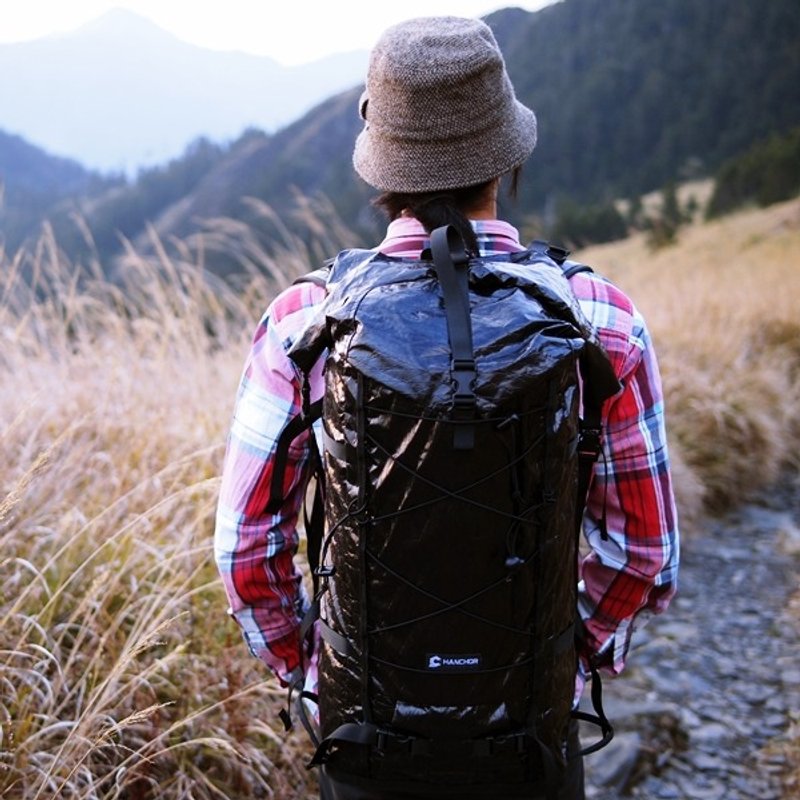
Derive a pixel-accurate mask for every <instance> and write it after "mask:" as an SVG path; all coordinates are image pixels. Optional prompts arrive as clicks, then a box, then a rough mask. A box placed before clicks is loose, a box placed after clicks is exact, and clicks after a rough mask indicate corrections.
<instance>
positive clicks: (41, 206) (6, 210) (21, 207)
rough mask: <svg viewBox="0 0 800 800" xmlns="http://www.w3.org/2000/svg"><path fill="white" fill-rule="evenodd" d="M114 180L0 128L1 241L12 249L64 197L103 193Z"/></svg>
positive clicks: (52, 213)
mask: <svg viewBox="0 0 800 800" xmlns="http://www.w3.org/2000/svg"><path fill="white" fill-rule="evenodd" d="M114 183H115V182H114V181H113V180H108V179H106V178H103V177H101V176H100V175H98V174H97V173H94V172H91V171H89V170H87V169H86V168H85V167H83V166H82V165H81V164H79V163H78V162H77V161H72V160H70V159H67V158H57V157H55V156H51V155H50V154H48V153H46V152H45V151H44V150H42V149H41V148H39V147H35V146H34V145H32V144H30V143H29V142H26V141H25V140H24V139H22V138H21V137H19V136H14V135H12V134H8V133H5V132H3V131H0V244H2V245H4V246H6V247H8V248H9V249H12V250H13V249H14V248H15V247H16V246H17V245H18V244H19V242H20V241H21V239H22V238H23V237H24V236H25V235H26V234H28V233H30V232H31V231H32V229H33V227H34V226H35V224H36V222H37V221H39V220H41V219H42V218H43V217H45V216H47V215H56V209H57V206H58V204H59V203H60V202H61V201H63V200H64V199H66V198H70V197H74V196H75V195H88V194H91V193H93V192H97V193H102V192H105V191H106V190H107V189H108V188H109V187H110V186H112V185H114Z"/></svg>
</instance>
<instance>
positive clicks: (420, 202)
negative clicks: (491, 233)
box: [373, 181, 492, 255]
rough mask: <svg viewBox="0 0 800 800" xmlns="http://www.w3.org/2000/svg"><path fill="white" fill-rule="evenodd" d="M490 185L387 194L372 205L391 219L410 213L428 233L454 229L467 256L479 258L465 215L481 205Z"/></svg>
mask: <svg viewBox="0 0 800 800" xmlns="http://www.w3.org/2000/svg"><path fill="white" fill-rule="evenodd" d="M491 183H492V181H487V182H486V183H481V184H478V185H477V186H467V187H466V188H463V189H446V190H444V191H440V192H419V193H408V194H406V193H401V192H384V193H383V194H381V195H379V196H378V197H377V198H375V200H374V201H373V203H374V205H376V206H378V208H381V209H383V210H384V211H385V212H386V213H387V214H388V216H389V219H393V220H394V219H397V218H398V217H400V216H401V215H402V214H403V212H406V213H409V214H410V215H411V216H412V217H414V218H415V219H417V220H419V222H420V223H422V227H423V228H425V230H426V231H427V232H428V233H431V232H432V231H434V230H435V229H436V228H439V227H441V226H442V225H452V226H453V227H454V228H455V229H456V230H457V231H458V232H459V233H460V234H461V236H462V238H463V239H464V245H465V246H466V249H467V252H468V253H470V254H472V255H478V237H477V236H475V231H474V230H473V229H472V225H471V224H470V221H469V219H468V218H467V215H466V213H465V212H468V211H469V210H470V209H471V208H474V207H475V206H476V205H477V204H478V202H479V201H480V199H481V195H483V194H484V193H485V192H486V191H488V189H489V186H490V184H491Z"/></svg>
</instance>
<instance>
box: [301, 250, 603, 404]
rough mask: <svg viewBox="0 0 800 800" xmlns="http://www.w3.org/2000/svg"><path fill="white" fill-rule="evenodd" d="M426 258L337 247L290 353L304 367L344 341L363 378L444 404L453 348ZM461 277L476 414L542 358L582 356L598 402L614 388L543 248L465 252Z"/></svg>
mask: <svg viewBox="0 0 800 800" xmlns="http://www.w3.org/2000/svg"><path fill="white" fill-rule="evenodd" d="M427 254H428V253H427V251H426V252H424V253H423V254H422V255H423V257H422V258H419V259H409V258H396V257H392V256H387V255H384V254H382V253H379V252H375V251H372V250H346V251H343V252H342V253H340V254H339V256H337V258H336V259H335V261H334V262H333V264H332V266H331V268H330V271H329V274H328V280H327V289H328V295H327V297H326V299H325V300H324V301H323V303H322V305H321V307H320V310H319V312H318V313H317V314H316V315H315V316H314V318H313V319H312V320H311V322H310V323H309V325H308V326H307V327H306V329H305V330H304V331H303V332H302V333H301V335H300V336H299V337H298V339H297V341H296V342H295V343H294V345H293V346H292V348H291V349H290V351H289V356H290V358H291V359H292V360H293V361H294V362H295V363H296V364H297V366H298V367H299V368H300V369H301V370H302V371H303V372H305V373H308V372H309V371H310V370H311V368H312V367H313V365H314V363H315V362H316V361H317V359H318V358H319V357H320V356H321V355H322V353H323V352H324V351H325V350H326V349H327V350H330V349H331V344H332V342H333V341H334V340H336V341H339V342H346V345H345V347H346V352H347V359H348V361H349V363H350V364H351V365H352V366H353V367H354V368H355V369H357V370H358V371H360V372H362V373H363V374H364V375H366V376H367V377H369V378H372V379H374V380H377V381H380V382H381V383H383V384H384V385H386V386H387V387H388V388H390V389H392V390H394V391H396V392H399V393H400V394H402V395H405V396H408V397H413V398H416V399H417V400H419V399H422V398H424V399H425V404H426V405H428V406H429V407H431V408H443V407H447V406H448V405H449V404H450V403H451V392H450V387H449V385H448V382H447V381H443V380H442V376H443V375H447V374H448V373H449V370H450V366H451V365H450V360H451V353H450V349H449V347H448V333H447V327H446V319H445V313H444V309H443V305H442V303H441V301H440V300H438V299H437V300H435V301H433V302H432V298H436V297H437V295H438V293H439V291H440V290H439V282H438V280H437V277H436V273H435V271H434V269H433V265H432V263H431V261H430V260H429V259H426V258H425V256H426V255H427ZM468 273H469V278H468V281H469V293H470V313H471V316H472V328H473V336H474V351H475V359H476V364H477V374H476V378H475V384H474V388H475V394H476V397H477V402H478V411H479V412H481V411H486V410H488V409H489V408H491V407H494V406H495V405H496V404H497V403H498V402H502V399H503V397H506V396H513V395H514V393H515V391H516V380H515V379H516V377H517V376H518V375H519V372H520V370H522V371H524V370H525V368H526V367H525V365H528V368H530V369H535V370H536V371H538V372H545V371H546V370H547V362H548V360H552V362H553V363H557V362H560V361H561V359H562V358H563V357H564V356H565V355H566V354H567V353H568V352H569V351H575V352H576V353H577V352H578V351H580V352H581V355H582V362H583V365H582V368H583V371H584V379H585V382H586V384H587V387H586V388H587V389H588V390H589V391H590V392H591V393H592V395H596V399H597V401H598V402H601V401H602V399H604V398H606V397H610V396H611V395H613V394H615V393H616V392H617V391H618V390H619V383H618V381H617V379H616V376H615V375H614V372H613V369H612V367H611V365H610V363H609V362H608V359H607V356H606V355H605V352H604V350H603V348H602V346H601V345H600V342H599V340H598V338H597V334H596V332H595V331H594V329H593V328H592V326H591V324H590V323H589V321H588V320H587V319H586V317H585V315H584V314H583V312H582V311H581V308H580V304H579V303H578V300H577V298H576V297H575V295H574V293H573V292H572V290H571V288H570V285H569V282H568V281H567V280H566V278H565V277H564V275H563V273H562V270H561V268H560V267H559V266H558V265H557V264H556V263H555V262H554V261H553V260H552V259H551V258H549V257H548V256H547V255H546V254H544V253H543V252H542V251H540V250H538V249H534V250H526V251H522V252H520V253H511V254H501V255H493V256H485V257H480V258H472V259H470V261H469V264H468ZM531 300H533V301H535V302H533V303H531ZM498 301H500V302H499V303H498ZM536 307H538V309H539V310H538V311H537V313H534V314H532V313H531V309H532V308H536ZM509 365H514V369H513V370H509V369H508V367H509Z"/></svg>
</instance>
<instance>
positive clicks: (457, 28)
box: [353, 17, 536, 192]
mask: <svg viewBox="0 0 800 800" xmlns="http://www.w3.org/2000/svg"><path fill="white" fill-rule="evenodd" d="M359 110H360V113H361V116H362V118H363V119H364V120H365V125H364V129H363V130H362V131H361V133H360V134H359V136H358V139H357V140H356V145H355V150H354V152H353V166H354V167H355V170H356V172H357V173H358V174H359V175H360V176H361V177H362V178H363V179H364V180H365V181H366V182H367V183H369V184H370V185H371V186H374V187H375V188H377V189H381V190H382V191H390V192H429V191H436V190H440V189H454V188H459V187H464V186H472V185H475V184H478V183H483V182H485V181H488V180H491V179H492V178H496V177H498V176H500V175H504V174H505V173H507V172H509V171H511V170H512V169H514V168H515V167H518V166H520V165H521V164H522V163H523V162H524V161H525V160H526V159H527V158H528V156H529V155H530V154H531V152H532V151H533V148H534V147H535V145H536V115H535V114H534V113H533V111H531V110H530V109H529V108H527V107H526V106H524V105H522V103H520V102H519V101H518V100H517V99H516V97H515V95H514V89H513V87H512V85H511V81H510V80H509V77H508V73H507V72H506V68H505V63H504V61H503V56H502V55H501V53H500V48H499V47H498V46H497V41H496V40H495V38H494V34H493V33H492V31H491V29H490V28H489V26H488V25H486V24H485V23H483V22H481V21H480V20H475V19H462V18H459V17H421V18H418V19H412V20H408V21H407V22H402V23H400V24H399V25H395V26H393V27H391V28H389V29H388V30H387V31H386V32H385V33H384V34H383V36H381V38H380V40H379V41H378V43H377V45H376V46H375V48H374V49H373V50H372V53H371V55H370V63H369V70H368V72H367V88H366V91H365V92H364V94H363V95H362V97H361V102H360V109H359Z"/></svg>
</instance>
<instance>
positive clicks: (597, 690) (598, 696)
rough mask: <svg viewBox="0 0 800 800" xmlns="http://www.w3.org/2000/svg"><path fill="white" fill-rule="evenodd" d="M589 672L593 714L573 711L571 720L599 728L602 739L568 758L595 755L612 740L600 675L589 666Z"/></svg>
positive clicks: (611, 730)
mask: <svg viewBox="0 0 800 800" xmlns="http://www.w3.org/2000/svg"><path fill="white" fill-rule="evenodd" d="M589 670H590V671H591V674H592V708H594V714H589V713H587V712H585V711H573V712H572V718H573V719H578V720H581V722H588V723H589V724H591V725H596V726H597V727H598V728H600V732H601V733H602V738H601V739H600V740H599V741H597V742H594V743H593V744H590V745H589V746H588V747H584V748H583V749H582V750H579V751H578V752H577V753H573V754H572V755H571V756H570V758H577V757H578V756H588V755H589V754H590V753H595V752H597V751H598V750H600V748H602V747H605V746H606V745H607V744H608V743H609V742H610V741H611V740H612V739H613V738H614V726H613V725H612V724H611V723H610V722H609V721H608V717H606V713H605V711H604V710H603V682H602V681H601V680H600V673H599V672H598V671H597V669H596V667H594V666H592V665H590V667H589Z"/></svg>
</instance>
